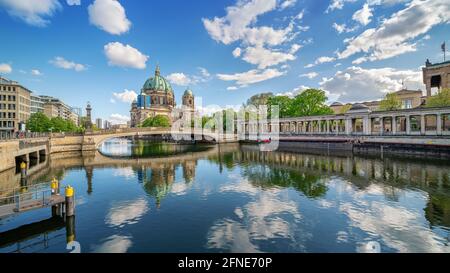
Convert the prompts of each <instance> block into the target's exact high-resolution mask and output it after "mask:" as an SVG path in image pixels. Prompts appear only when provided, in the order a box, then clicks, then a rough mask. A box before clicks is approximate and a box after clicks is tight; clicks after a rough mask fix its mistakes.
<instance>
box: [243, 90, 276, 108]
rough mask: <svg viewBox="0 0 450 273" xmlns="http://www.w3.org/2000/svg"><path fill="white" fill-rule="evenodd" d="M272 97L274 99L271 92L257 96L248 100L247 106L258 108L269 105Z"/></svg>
mask: <svg viewBox="0 0 450 273" xmlns="http://www.w3.org/2000/svg"><path fill="white" fill-rule="evenodd" d="M271 97H273V93H270V92H269V93H261V94H256V95H254V96H252V97H251V98H249V99H248V100H247V103H246V104H245V106H249V105H254V106H256V107H258V106H260V105H267V104H268V102H269V99H270V98H271Z"/></svg>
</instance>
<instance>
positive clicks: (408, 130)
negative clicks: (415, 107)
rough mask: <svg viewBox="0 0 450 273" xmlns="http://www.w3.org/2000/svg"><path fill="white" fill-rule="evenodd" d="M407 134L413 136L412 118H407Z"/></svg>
mask: <svg viewBox="0 0 450 273" xmlns="http://www.w3.org/2000/svg"><path fill="white" fill-rule="evenodd" d="M405 118H406V134H407V135H409V134H411V117H410V116H406V117H405Z"/></svg>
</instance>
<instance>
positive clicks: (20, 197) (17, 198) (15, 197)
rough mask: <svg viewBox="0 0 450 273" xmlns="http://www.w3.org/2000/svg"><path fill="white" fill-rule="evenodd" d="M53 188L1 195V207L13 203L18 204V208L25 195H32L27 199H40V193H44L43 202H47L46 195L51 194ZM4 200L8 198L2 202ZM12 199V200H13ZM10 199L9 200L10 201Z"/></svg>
mask: <svg viewBox="0 0 450 273" xmlns="http://www.w3.org/2000/svg"><path fill="white" fill-rule="evenodd" d="M51 193H52V190H51V189H45V190H36V191H32V192H26V193H21V194H20V193H19V194H15V195H13V196H8V197H0V207H1V206H8V205H12V204H17V206H16V207H17V208H20V202H21V200H23V199H24V198H23V197H24V196H27V195H28V196H30V198H29V199H27V201H29V200H40V199H41V197H40V194H42V202H43V203H44V202H45V197H46V195H49V196H51ZM2 200H6V201H7V202H6V203H4V204H2V203H3V202H2ZM11 200H12V202H11ZM8 201H9V202H8Z"/></svg>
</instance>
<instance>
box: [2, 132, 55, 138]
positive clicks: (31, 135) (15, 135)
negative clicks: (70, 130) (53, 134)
mask: <svg viewBox="0 0 450 273" xmlns="http://www.w3.org/2000/svg"><path fill="white" fill-rule="evenodd" d="M48 136H49V133H34V132H15V133H13V132H0V140H15V139H27V138H43V137H48Z"/></svg>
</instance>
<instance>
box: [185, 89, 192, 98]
mask: <svg viewBox="0 0 450 273" xmlns="http://www.w3.org/2000/svg"><path fill="white" fill-rule="evenodd" d="M183 96H185V97H187V96H191V97H193V96H194V93H193V92H192V90H191V89H189V88H188V89H186V91H184V95H183Z"/></svg>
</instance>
